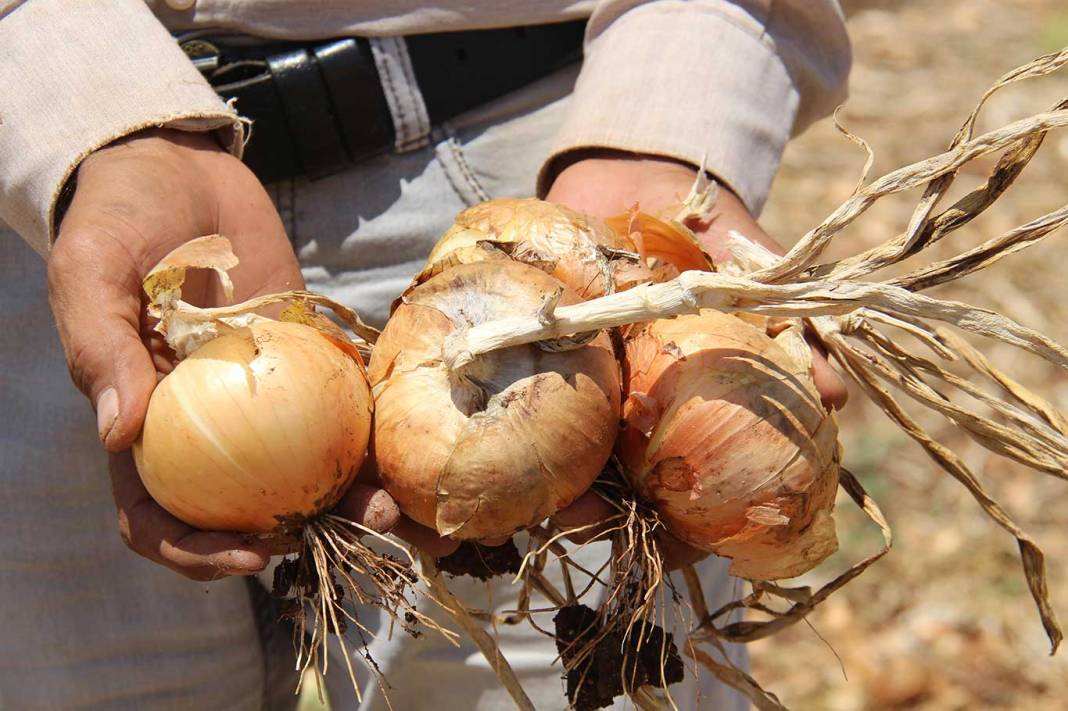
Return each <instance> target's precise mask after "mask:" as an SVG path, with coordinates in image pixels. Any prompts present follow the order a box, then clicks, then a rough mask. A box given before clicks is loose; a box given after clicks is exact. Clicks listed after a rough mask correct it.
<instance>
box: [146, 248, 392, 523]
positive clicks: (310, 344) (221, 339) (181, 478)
mask: <svg viewBox="0 0 1068 711" xmlns="http://www.w3.org/2000/svg"><path fill="white" fill-rule="evenodd" d="M236 265H237V258H236V257H235V256H234V254H233V252H232V251H231V249H230V243H229V241H228V240H226V238H224V237H219V236H217V235H215V236H211V237H202V238H200V239H197V240H193V241H191V242H188V243H186V244H184V245H182V246H181V247H179V248H178V249H176V250H174V251H173V252H171V253H170V254H169V255H167V256H166V257H165V258H164V259H163V260H162V261H161V262H160V263H159V264H158V265H157V266H156V267H155V268H154V269H153V270H152V271H151V272H150V273H149V275H148V276H147V277H146V278H145V291H146V293H147V294H148V296H149V299H150V302H151V303H150V306H149V313H150V315H153V316H155V317H157V318H158V319H159V324H158V325H157V327H156V330H157V331H159V332H160V333H162V334H163V335H164V337H165V338H166V339H167V342H168V343H169V344H170V346H171V347H172V348H173V349H174V351H175V353H176V354H177V355H178V357H179V359H180V362H179V363H178V364H177V366H176V367H175V368H174V370H173V371H172V372H171V373H170V374H168V375H167V376H166V377H165V378H163V380H162V381H161V382H160V383H159V384H158V385H157V386H156V389H155V390H154V391H153V393H152V398H151V400H150V401H149V404H148V413H147V415H146V417H145V424H144V427H143V429H142V431H141V434H140V437H139V438H138V440H137V441H136V442H135V443H134V446H133V455H134V460H135V462H136V464H137V470H138V472H139V473H140V475H141V480H142V481H143V482H144V484H145V488H146V489H148V493H149V494H151V495H152V498H153V499H155V500H156V502H157V503H159V504H160V505H161V506H162V507H163V508H165V509H167V510H168V511H169V512H170V513H172V514H173V515H174V516H176V517H177V518H179V519H181V520H183V521H185V522H186V523H188V524H190V525H192V526H195V527H197V528H202V529H206V530H212V531H237V532H243V533H275V532H286V533H293V532H295V531H296V530H298V529H299V528H300V527H301V524H302V523H303V522H304V521H307V520H310V519H312V518H314V517H315V516H317V515H318V514H321V513H322V512H324V511H327V510H329V509H330V508H332V507H333V505H334V504H335V503H337V501H338V499H340V498H341V495H342V494H343V493H344V492H345V490H346V489H347V488H348V486H349V484H351V483H352V481H353V479H354V478H355V476H356V472H358V471H359V469H360V465H361V464H362V462H363V459H364V456H365V453H366V450H367V441H368V439H369V436H370V429H371V409H372V402H371V395H370V389H369V387H368V384H367V378H366V371H365V370H364V367H363V361H362V360H361V358H360V354H359V352H358V351H357V350H356V348H355V346H354V345H353V344H352V342H351V341H349V340H348V338H347V337H346V336H345V334H344V333H343V332H342V331H341V329H339V328H337V327H336V326H334V325H333V323H332V322H331V321H329V320H328V319H326V318H324V317H322V316H319V315H318V314H316V313H315V312H314V310H313V309H309V308H307V307H306V306H303V304H306V302H307V300H309V299H310V300H314V301H318V302H320V303H328V305H331V304H330V303H329V300H327V299H325V298H324V297H320V296H318V295H314V294H307V293H305V292H289V293H284V294H274V295H270V296H266V297H261V298H259V299H255V300H253V301H250V302H246V303H245V304H239V305H236V306H230V307H222V308H217V309H199V308H197V307H195V306H192V305H190V304H187V303H185V302H183V301H181V298H180V297H181V289H182V284H183V283H184V281H185V272H186V270H187V269H190V268H210V269H214V270H215V272H216V273H217V274H218V276H219V279H220V281H221V282H222V286H223V290H224V291H225V292H226V295H227V296H228V297H230V296H232V294H233V285H232V284H231V282H230V279H229V276H228V275H227V271H228V270H229V269H231V268H233V267H234V266H236ZM280 302H281V303H287V302H288V303H290V304H291V305H290V307H289V308H288V309H286V311H284V312H283V317H284V318H286V319H287V320H286V321H275V320H272V319H269V318H266V317H263V316H259V315H257V314H256V313H254V310H255V309H257V308H262V307H263V306H265V305H268V304H272V303H280ZM332 306H333V307H334V308H335V310H339V311H340V312H342V313H344V312H347V309H345V308H344V307H342V306H340V305H338V304H333V305H332ZM348 313H350V314H351V312H348ZM349 320H353V323H354V326H355V327H356V328H358V329H360V330H363V329H366V327H364V326H363V325H362V324H361V323H359V320H358V319H357V318H356V317H355V315H354V314H351V318H350V319H349Z"/></svg>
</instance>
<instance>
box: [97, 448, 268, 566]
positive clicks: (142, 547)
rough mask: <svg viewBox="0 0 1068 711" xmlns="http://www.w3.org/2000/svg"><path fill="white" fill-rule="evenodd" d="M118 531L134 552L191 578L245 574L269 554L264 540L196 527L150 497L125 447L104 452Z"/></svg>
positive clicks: (266, 559) (265, 559) (266, 560)
mask: <svg viewBox="0 0 1068 711" xmlns="http://www.w3.org/2000/svg"><path fill="white" fill-rule="evenodd" d="M108 463H109V468H110V470H111V487H112V493H113V495H114V497H115V506H116V508H117V509H118V513H119V534H120V535H121V536H122V540H123V541H124V542H125V543H126V545H127V546H128V547H129V548H130V549H131V550H133V551H134V552H135V553H137V554H139V555H141V556H144V557H145V558H148V559H149V560H151V561H153V562H155V563H159V564H160V565H164V566H166V567H168V568H170V569H171V570H174V571H176V572H178V573H181V574H182V575H184V576H186V577H188V578H192V579H193V580H217V579H219V578H222V577H225V576H227V575H251V574H253V573H256V572H258V571H260V570H263V569H264V568H265V567H266V566H267V563H268V562H269V561H270V559H271V554H270V545H269V544H268V543H266V542H264V541H260V540H255V539H250V538H249V537H248V536H246V535H243V534H240V533H225V532H213V531H199V530H197V529H195V528H193V527H192V526H189V525H187V524H185V523H182V522H181V521H179V520H178V519H176V518H175V517H174V516H172V515H171V514H169V513H167V511H165V510H164V509H163V507H161V506H160V505H159V504H157V503H156V502H155V501H153V500H152V497H151V496H149V494H148V491H147V490H146V489H145V487H144V484H142V483H141V478H140V477H139V476H138V474H137V469H136V468H135V467H134V462H133V457H131V456H130V454H129V453H128V452H123V453H121V454H111V455H110V456H109V461H108Z"/></svg>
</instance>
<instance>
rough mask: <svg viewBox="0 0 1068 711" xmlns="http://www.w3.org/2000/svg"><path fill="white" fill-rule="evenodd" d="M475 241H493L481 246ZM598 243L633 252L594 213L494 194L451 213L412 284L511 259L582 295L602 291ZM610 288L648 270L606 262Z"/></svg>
mask: <svg viewBox="0 0 1068 711" xmlns="http://www.w3.org/2000/svg"><path fill="white" fill-rule="evenodd" d="M480 243H490V244H492V245H494V246H495V247H496V248H497V249H498V250H503V252H498V251H495V250H493V249H486V248H482V246H481V245H480ZM599 247H606V248H609V249H610V250H620V251H624V252H636V251H637V249H636V247H635V246H634V243H633V242H632V241H631V240H629V239H628V238H626V237H625V236H623V235H621V234H617V232H616V231H615V230H612V229H609V227H608V226H607V225H606V224H605V223H604V222H602V221H601V220H598V219H597V218H595V217H591V216H588V215H583V214H581V213H579V212H575V211H574V210H571V209H570V208H567V207H564V206H562V205H556V204H554V203H551V202H545V201H544V200H538V199H536V198H495V199H493V200H488V201H486V202H483V203H479V204H478V205H475V206H473V207H469V208H467V209H466V210H464V211H463V212H461V213H460V214H459V215H457V216H456V221H455V222H454V223H453V225H452V227H450V228H449V229H448V231H446V232H445V234H444V235H442V237H441V239H439V240H438V242H437V244H435V245H434V249H433V250H431V252H430V256H429V257H428V258H427V266H426V268H425V269H424V270H423V272H422V273H421V274H420V275H419V276H418V277H416V281H417V282H418V283H422V282H423V281H426V280H427V279H428V278H430V277H431V276H434V275H437V274H440V273H441V272H443V271H445V270H447V269H450V268H452V267H454V266H456V265H458V264H468V263H471V262H477V261H486V260H492V259H503V258H511V259H513V260H515V261H518V262H522V263H524V264H529V265H531V266H535V267H537V268H539V269H541V270H542V271H544V272H545V273H547V274H551V275H552V276H553V277H555V278H556V279H559V280H560V281H561V282H563V283H564V284H566V285H567V286H569V287H571V288H572V289H574V290H575V291H576V292H578V295H579V296H580V297H582V298H583V299H592V298H596V297H598V296H604V295H605V286H606V285H605V278H604V272H602V270H601V263H603V261H604V259H605V257H604V256H603V255H599V254H598V248H599ZM610 261H611V263H612V269H611V274H612V279H613V282H614V284H613V287H614V289H615V290H616V291H623V290H625V289H627V288H630V287H632V286H635V285H637V284H640V283H643V282H646V281H650V280H651V279H652V278H653V275H652V273H651V272H650V271H649V269H648V268H646V267H644V266H641V265H639V264H637V263H632V262H629V261H627V260H625V259H615V260H610Z"/></svg>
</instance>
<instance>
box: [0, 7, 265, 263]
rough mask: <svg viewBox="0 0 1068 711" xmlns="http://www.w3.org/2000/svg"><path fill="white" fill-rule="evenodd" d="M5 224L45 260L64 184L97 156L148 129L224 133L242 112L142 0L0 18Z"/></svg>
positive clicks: (229, 136)
mask: <svg viewBox="0 0 1068 711" xmlns="http://www.w3.org/2000/svg"><path fill="white" fill-rule="evenodd" d="M0 47H2V48H3V51H2V52H0V54H2V55H3V57H2V61H0V96H3V97H4V102H3V104H4V105H3V116H2V123H0V166H3V169H2V170H0V220H3V221H4V222H6V223H7V224H8V225H10V226H11V227H12V228H13V229H14V230H15V231H16V232H17V233H18V234H19V235H21V236H22V237H23V239H25V240H26V241H27V242H28V243H29V244H30V246H32V247H33V248H34V249H35V250H37V251H38V252H39V253H41V254H42V255H43V254H46V253H47V251H48V249H49V248H50V246H51V243H52V240H53V239H54V234H53V227H54V225H53V218H54V212H55V208H56V202H57V200H58V198H59V195H60V192H61V190H62V189H63V186H64V185H65V184H66V183H67V181H68V180H69V179H70V177H71V176H72V175H73V174H74V171H75V170H76V169H77V167H78V165H79V164H80V163H81V161H82V160H83V159H84V158H85V157H86V156H87V155H89V154H90V153H92V152H93V151H94V150H96V149H98V148H101V147H102V146H105V145H107V144H108V143H111V142H112V141H114V140H116V139H118V138H121V137H123V136H125V135H128V134H130V133H133V132H135V131H139V130H141V129H144V128H148V127H153V126H155V127H168V128H175V129H181V130H188V131H213V130H214V131H218V132H219V133H220V139H221V140H222V142H223V145H224V146H226V147H227V148H228V149H229V150H230V151H231V152H233V153H234V154H235V155H239V154H240V152H241V147H242V141H243V136H244V131H243V127H242V124H241V122H240V120H239V119H238V116H237V114H236V113H235V112H234V111H233V109H232V108H230V107H229V106H227V105H226V104H225V103H224V102H223V101H222V100H221V99H220V98H219V97H218V96H217V95H216V94H215V92H214V91H213V90H212V88H211V86H209V85H208V83H207V82H206V81H205V80H204V78H203V77H202V76H201V75H200V73H199V72H198V71H197V70H196V68H195V67H194V66H193V64H192V63H191V62H190V61H189V60H188V58H187V57H186V56H185V54H184V53H183V52H182V50H181V49H180V48H179V47H178V45H177V43H176V42H175V41H174V39H173V38H172V37H171V36H170V34H168V32H167V30H166V29H164V27H163V26H162V25H161V24H160V23H159V21H158V20H157V19H156V18H155V17H154V16H153V15H152V13H151V12H150V11H149V9H148V7H147V6H146V5H145V3H144V2H143V0H109V2H92V3H90V2H77V3H75V2H68V1H67V0H31V1H30V2H24V3H21V4H19V5H16V6H15V7H14V9H13V10H11V11H10V12H8V13H7V14H5V15H3V17H2V18H0Z"/></svg>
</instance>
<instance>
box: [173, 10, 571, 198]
mask: <svg viewBox="0 0 1068 711" xmlns="http://www.w3.org/2000/svg"><path fill="white" fill-rule="evenodd" d="M584 30H585V22H584V21H582V22H568V23H560V24H552V25H537V26H531V27H513V28H507V29H498V30H474V31H466V32H445V33H438V34H426V35H412V36H408V37H405V42H406V44H407V49H408V56H409V57H410V59H411V65H412V70H413V73H414V74H415V78H416V81H417V83H418V85H419V89H420V91H421V93H422V97H423V101H424V103H425V105H426V109H427V113H428V114H429V118H430V124H431V125H433V126H437V125H440V124H441V123H442V122H444V121H446V120H448V119H450V118H453V117H454V116H457V115H459V114H461V113H463V112H465V111H468V110H470V109H473V108H476V107H477V106H480V105H482V104H485V103H487V102H489V101H491V100H493V99H496V98H498V97H501V96H503V95H505V94H507V93H509V92H511V91H514V90H516V89H519V88H521V87H522V86H524V85H526V84H529V83H530V82H532V81H534V80H536V79H539V78H541V77H543V76H546V75H548V74H550V73H551V72H553V71H555V70H557V69H559V68H561V67H564V66H566V65H568V64H571V63H573V62H576V61H578V60H579V59H581V53H582V36H583V32H584ZM178 40H179V42H180V44H181V46H182V48H183V49H184V50H185V52H186V54H187V55H188V56H189V57H190V58H191V59H192V60H193V62H194V64H196V65H197V66H198V67H199V68H200V70H201V72H202V73H203V74H204V75H205V77H207V79H208V80H209V81H210V82H211V84H212V86H214V87H215V90H216V91H217V92H218V93H219V95H220V96H221V97H223V98H224V99H227V100H229V99H236V100H237V110H238V112H239V113H240V114H241V115H242V116H245V117H247V118H250V119H252V121H253V128H252V137H251V140H250V141H249V143H248V145H247V146H246V148H245V162H246V163H247V164H248V166H249V167H250V168H252V170H253V171H254V172H255V173H256V175H257V176H258V177H259V178H260V180H261V181H263V182H264V183H270V182H274V181H276V180H282V179H285V178H291V177H294V176H298V175H306V176H308V177H310V178H313V179H314V178H320V177H323V176H326V175H330V174H332V173H336V172H338V171H341V170H344V169H345V168H346V167H348V166H351V165H354V164H355V163H358V162H360V161H362V160H366V159H367V158H370V157H371V156H374V155H378V154H380V153H384V152H386V151H389V150H390V149H392V148H393V147H394V144H395V136H394V125H393V119H392V116H391V113H390V109H389V104H388V102H387V100H386V96H385V91H384V89H383V87H382V83H381V80H380V78H379V75H378V71H377V70H376V68H375V61H374V57H373V56H372V53H371V46H370V43H369V42H368V41H367V40H366V39H364V38H346V39H339V40H333V41H329V42H316V43H308V42H273V41H262V40H261V41H253V40H252V39H251V38H248V37H235V36H233V35H213V34H210V33H205V32H199V33H195V34H187V35H184V36H180V37H179V38H178Z"/></svg>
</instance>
